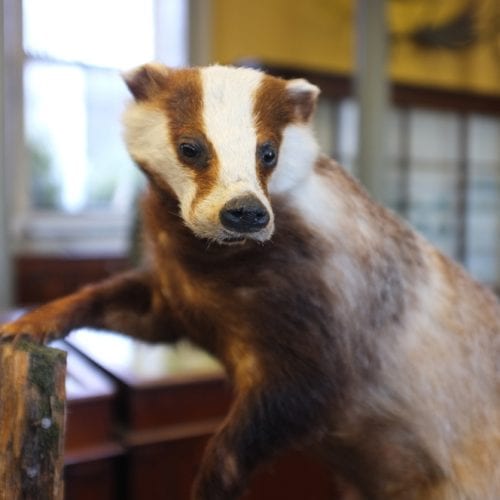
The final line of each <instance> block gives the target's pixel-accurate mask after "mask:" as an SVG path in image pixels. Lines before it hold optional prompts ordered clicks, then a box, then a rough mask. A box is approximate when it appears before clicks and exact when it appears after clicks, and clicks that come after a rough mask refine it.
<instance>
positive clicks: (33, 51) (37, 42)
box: [23, 0, 154, 69]
mask: <svg viewBox="0 0 500 500" xmlns="http://www.w3.org/2000/svg"><path fill="white" fill-rule="evenodd" d="M153 26H154V25H153V2H152V1H151V0H149V1H148V0H23V29H24V33H23V37H24V50H25V51H26V53H28V54H30V55H34V56H36V57H40V56H43V57H45V58H50V59H59V60H63V61H77V62H81V63H85V64H89V65H95V66H106V67H112V68H121V69H127V68H130V67H133V66H136V65H138V64H142V63H144V62H145V61H148V60H151V59H153V58H154V29H153Z"/></svg>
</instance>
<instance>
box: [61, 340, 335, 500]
mask: <svg viewBox="0 0 500 500" xmlns="http://www.w3.org/2000/svg"><path fill="white" fill-rule="evenodd" d="M67 342H68V343H69V344H70V345H71V347H72V348H73V349H76V350H78V351H79V352H81V353H83V354H84V355H85V356H86V357H88V358H89V359H91V360H92V361H93V363H95V364H96V365H97V366H98V367H99V368H101V369H102V370H104V371H105V372H106V373H107V374H108V375H109V376H110V377H112V379H113V380H114V381H115V383H116V387H117V389H118V395H117V397H118V399H117V409H118V412H117V414H116V421H117V423H116V425H117V428H119V429H120V432H119V435H120V444H121V446H123V448H124V450H125V454H124V457H123V463H122V468H121V469H120V470H119V479H118V482H119V483H120V484H121V486H122V487H123V490H122V492H121V494H122V496H121V497H120V499H124V500H145V499H147V500H188V499H189V491H190V488H191V484H192V481H193V479H194V477H195V474H196V471H197V469H198V467H199V463H200V458H201V456H202V453H203V450H204V447H205V445H206V443H207V441H208V439H209V438H210V436H211V435H212V434H213V433H214V432H215V431H216V429H217V428H218V426H219V425H220V424H221V422H222V420H223V418H224V416H225V415H226V413H227V411H228V408H229V406H230V403H231V390H230V387H229V385H228V384H227V382H226V379H225V376H224V372H223V371H222V368H221V367H220V366H219V365H218V364H217V363H216V362H215V361H214V360H212V359H211V358H209V357H208V356H207V355H206V354H204V353H202V352H200V351H197V350H195V349H194V348H192V347H190V346H188V345H184V344H181V345H180V346H179V347H177V348H175V347H171V346H151V345H146V344H143V343H140V342H136V341H134V340H131V339H129V338H126V337H123V336H119V335H113V334H109V333H99V332H95V331H91V330H80V331H78V332H74V333H73V334H72V335H71V336H70V337H69V338H68V340H67ZM75 498H76V497H75ZM88 498H90V497H88ZM93 498H94V497H92V499H93ZM334 498H336V495H335V491H334V488H333V485H332V484H331V483H330V480H329V474H328V472H327V471H326V470H325V469H324V468H323V466H322V465H321V464H319V463H316V462H315V461H314V460H312V459H311V458H309V457H305V456H304V455H302V454H300V453H298V452H288V453H286V454H284V455H283V456H281V457H279V458H278V459H277V460H275V461H273V462H272V463H270V464H267V465H265V466H262V467H261V468H260V470H259V471H258V472H257V474H256V475H255V477H254V478H253V479H252V482H251V486H250V488H249V491H248V493H247V494H246V495H245V500H281V499H286V500H327V499H328V500H332V499H334Z"/></svg>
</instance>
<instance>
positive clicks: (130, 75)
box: [123, 63, 171, 101]
mask: <svg viewBox="0 0 500 500" xmlns="http://www.w3.org/2000/svg"><path fill="white" fill-rule="evenodd" d="M170 71H171V70H170V69H169V68H167V66H164V65H163V64H160V63H148V64H143V65H142V66H139V67H138V68H135V69H133V70H131V71H128V72H126V73H124V74H123V79H124V80H125V83H126V84H127V87H128V89H129V90H130V92H131V94H132V95H133V96H134V99H135V100H136V101H145V100H147V99H149V98H151V97H152V96H154V95H155V94H157V93H158V92H159V91H160V90H162V89H164V88H165V87H166V84H167V79H168V75H169V73H170Z"/></svg>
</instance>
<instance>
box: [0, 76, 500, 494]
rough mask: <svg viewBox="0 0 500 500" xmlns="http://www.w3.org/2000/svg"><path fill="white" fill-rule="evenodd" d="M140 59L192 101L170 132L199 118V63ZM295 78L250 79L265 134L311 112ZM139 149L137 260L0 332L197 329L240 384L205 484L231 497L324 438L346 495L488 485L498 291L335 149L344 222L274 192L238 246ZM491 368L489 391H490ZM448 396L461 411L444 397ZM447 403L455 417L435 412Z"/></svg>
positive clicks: (456, 490)
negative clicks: (264, 231)
mask: <svg viewBox="0 0 500 500" xmlns="http://www.w3.org/2000/svg"><path fill="white" fill-rule="evenodd" d="M138 75H139V76H138V79H139V83H137V82H136V81H135V80H133V81H132V83H131V84H130V85H131V87H132V91H133V92H135V93H137V96H138V97H137V96H136V98H137V99H139V100H144V99H146V100H147V99H152V100H154V101H155V103H156V104H155V105H156V106H160V107H161V109H165V105H166V106H167V108H168V109H172V108H171V107H172V106H175V108H176V109H179V113H180V114H179V117H181V118H179V117H178V116H176V115H175V113H172V112H169V117H168V118H169V123H170V125H171V128H170V129H169V130H170V133H171V134H174V136H175V138H176V140H177V139H178V137H181V136H182V135H183V134H185V133H187V134H191V133H192V132H193V131H195V132H196V133H199V132H200V131H202V130H203V127H202V124H200V123H199V117H200V110H199V98H198V97H196V98H195V99H193V95H194V96H198V95H199V92H198V84H197V83H196V79H197V76H196V74H195V73H193V72H190V71H188V72H186V73H183V74H182V75H181V76H182V78H181V81H182V82H183V83H182V85H180V86H179V87H176V86H175V85H174V86H170V87H169V89H168V90H167V89H166V87H164V86H163V83H162V80H161V78H160V77H159V76H158V75H156V76H155V77H154V78H152V77H151V75H150V74H149V73H148V74H147V75H146V76H145V75H144V74H143V73H141V72H139V73H138ZM165 78H168V76H165ZM145 81H146V82H149V83H147V85H152V86H153V87H154V89H155V91H154V94H153V95H152V96H151V93H150V90H145V89H143V88H142V86H143V85H144V82H145ZM151 82H152V83H151ZM186 88H190V89H191V90H190V92H189V96H188V95H186V94H185V89H186ZM284 89H285V83H284V82H282V81H281V80H275V79H271V80H269V79H267V78H265V79H264V81H263V84H262V86H261V88H260V90H259V92H258V93H257V94H256V98H255V116H256V125H257V130H258V134H259V138H261V139H262V140H264V139H265V140H269V137H270V135H271V136H272V137H274V138H275V140H276V141H277V144H279V141H280V140H281V137H280V134H281V131H282V129H283V127H284V126H285V125H286V123H287V120H288V121H289V122H290V121H294V120H296V119H297V107H296V106H297V105H298V106H299V109H302V111H300V113H299V114H300V116H301V117H302V118H303V117H305V116H307V117H308V116H309V114H310V110H309V108H308V106H309V104H307V105H306V104H305V103H304V102H303V101H300V102H299V104H297V103H294V104H293V105H291V104H290V101H289V100H288V98H283V96H282V95H281V93H283V92H284ZM159 103H161V104H159ZM266 103H268V104H269V106H266ZM311 105H313V103H312V104H311ZM304 106H305V107H304ZM302 118H301V119H302ZM186 130H187V132H186ZM273 134H274V135H273ZM204 140H206V141H207V143H208V138H205V139H204ZM138 160H139V161H140V165H141V168H142V169H143V170H144V171H145V172H146V173H147V174H148V176H149V181H150V183H149V188H148V191H147V193H146V195H145V197H144V200H143V205H142V214H143V220H144V236H145V246H146V248H147V259H146V261H145V264H144V266H143V267H142V268H141V269H137V270H135V271H132V272H129V273H126V274H123V275H120V276H117V277H116V278H113V279H111V280H108V281H105V282H103V283H100V284H96V285H92V286H90V287H87V288H84V289H83V290H81V291H78V292H76V293H75V294H73V295H70V296H68V297H66V298H63V299H61V300H58V301H55V302H53V303H50V304H47V305H45V306H42V307H41V308H39V309H36V310H34V311H32V312H30V313H28V314H27V315H25V316H24V317H22V318H21V319H19V320H18V321H16V322H14V323H10V324H7V325H3V326H2V327H1V328H0V333H1V335H2V336H3V337H4V339H12V338H14V337H17V336H19V335H30V336H32V337H34V338H37V339H39V340H41V341H45V340H47V339H50V338H54V337H61V336H64V335H66V334H67V333H68V332H69V331H70V330H71V329H73V328H75V327H77V326H83V325H86V326H92V327H96V328H105V329H112V330H118V331H122V332H124V333H126V334H129V335H132V336H136V337H138V338H141V339H144V340H149V341H175V340H176V339H178V338H180V337H188V338H189V339H191V340H192V341H193V342H195V343H197V344H199V345H201V346H202V347H204V348H205V349H207V350H208V351H209V352H211V353H213V354H214V355H215V356H217V357H218V358H219V359H220V360H221V361H222V362H223V363H224V365H225V366H226V368H227V371H228V374H229V377H230V378H231V380H232V381H233V383H234V385H235V389H236V400H235V402H234V405H233V407H232V409H231V412H230V414H229V415H228V417H227V419H226V420H225V422H224V424H223V425H222V427H221V429H220V430H219V432H218V433H217V434H216V436H214V438H213V439H212V441H211V443H210V444H209V447H208V449H207V451H206V454H205V457H204V460H203V464H202V467H201V470H200V474H199V476H198V479H197V482H196V485H195V488H194V493H193V498H194V499H196V500H210V499H213V500H225V499H227V500H229V499H234V498H236V497H237V496H238V495H239V494H240V493H241V492H242V491H243V490H244V488H245V485H246V483H247V480H248V477H249V476H250V474H251V473H252V471H253V470H254V469H255V467H256V466H257V465H258V464H259V463H261V462H263V461H265V460H268V459H269V458H270V457H272V456H273V455H274V454H276V453H278V452H280V451H281V450H284V449H286V448H287V447H290V446H294V447H295V446H300V447H310V448H312V449H315V450H317V452H318V453H320V454H321V455H322V456H323V457H324V458H325V460H326V461H327V462H328V463H330V464H331V465H332V468H333V469H334V470H335V471H336V474H338V475H339V477H340V478H341V482H342V483H345V484H349V485H352V488H353V489H351V495H352V496H351V497H350V498H365V499H369V500H372V499H373V500H386V499H387V500H389V499H391V500H411V499H415V500H427V499H429V500H438V499H439V500H451V499H464V500H465V499H473V500H480V499H481V500H483V499H485V498H487V499H488V500H493V499H494V498H495V497H492V496H488V493H484V492H485V491H489V490H486V489H485V488H487V487H488V486H487V482H488V481H487V479H488V477H487V476H484V477H486V481H485V480H483V478H482V476H481V474H487V473H489V474H490V475H491V477H496V476H494V474H496V470H497V469H495V467H497V466H496V462H495V461H492V460H490V459H489V455H488V453H490V448H488V446H490V447H492V448H491V449H493V450H496V451H497V452H500V443H499V444H498V445H495V444H494V443H493V444H492V442H491V441H492V440H491V439H490V440H489V443H486V442H485V439H484V437H482V436H481V432H482V431H483V430H484V431H486V430H487V431H488V432H490V434H489V436H491V421H494V418H495V417H494V415H496V414H495V408H496V409H497V410H498V409H499V408H500V401H497V399H498V398H500V396H499V393H498V388H499V386H500V383H499V382H498V380H494V374H495V373H496V374H497V375H498V367H496V368H495V366H497V363H498V356H499V355H500V352H499V351H500V347H499V344H500V326H499V322H500V305H499V304H498V302H497V301H496V299H495V298H494V296H493V294H491V293H490V292H489V291H487V290H486V289H485V288H483V287H481V286H480V285H479V284H477V283H475V282H473V280H472V279H471V278H469V277H468V276H467V275H466V273H465V272H464V271H463V270H462V269H461V268H459V267H458V266H456V265H455V264H452V263H451V262H450V261H449V260H448V259H446V258H445V257H443V256H442V255H441V254H440V253H439V252H437V251H436V250H435V249H433V248H432V247H431V246H430V245H429V244H427V243H426V242H425V241H424V240H422V238H420V237H419V236H418V235H416V234H415V233H414V232H413V231H412V230H411V229H410V228H409V227H408V226H407V225H406V224H405V223H404V222H402V221H401V220H399V219H398V218H397V217H396V216H395V215H393V214H392V213H391V212H389V211H387V210H385V209H384V208H382V207H381V206H379V205H377V204H376V203H375V202H373V201H372V200H371V199H370V197H369V196H368V195H367V194H366V192H365V191H364V190H363V188H362V187H361V186H360V185H359V184H358V183H357V182H356V181H355V180H353V179H352V178H350V177H349V176H348V175H347V174H346V173H345V172H343V170H342V169H341V168H340V167H339V166H338V165H336V164H335V163H334V162H333V161H331V160H328V159H326V158H324V157H319V158H318V159H317V162H316V164H315V165H314V175H316V176H318V178H319V181H320V182H321V184H322V185H327V186H328V187H329V189H330V190H331V193H332V195H331V196H332V199H335V200H337V201H338V205H337V206H336V211H335V213H329V214H325V217H328V218H331V219H333V220H334V221H335V222H332V227H335V230H331V231H322V230H320V229H318V227H317V226H315V225H314V223H312V222H316V221H311V220H310V219H307V217H306V216H305V215H304V214H303V213H301V211H300V210H299V209H298V208H297V206H296V204H295V203H294V202H293V199H292V198H291V197H289V196H287V195H281V196H274V197H273V198H272V199H271V204H272V207H273V211H274V217H275V231H274V234H273V236H272V239H271V241H269V242H267V243H265V244H262V243H259V242H257V241H253V240H251V239H248V240H246V241H245V242H244V243H243V244H238V245H228V246H224V245H219V244H209V242H208V241H207V240H204V239H200V238H197V237H196V236H195V235H194V234H193V233H192V231H191V230H190V229H189V228H188V227H186V225H185V224H184V221H183V220H182V218H181V217H180V214H179V200H177V199H176V197H175V195H174V194H173V192H172V190H171V189H170V188H169V187H168V186H167V185H166V184H165V181H164V180H163V178H162V177H161V176H159V175H158V174H155V173H154V172H153V170H152V169H151V168H150V166H149V165H148V164H147V162H146V161H145V159H138ZM183 168H188V169H189V168H194V167H192V166H189V165H186V166H184V167H183ZM210 168H211V166H209V167H208V170H210ZM194 175H200V179H201V176H202V175H208V178H210V175H211V174H210V173H205V174H203V173H199V174H194ZM205 182H208V183H209V182H210V181H209V180H207V179H206V178H205V179H204V180H203V181H200V185H201V184H202V183H205ZM261 182H264V183H266V182H267V177H262V180H261ZM202 195H203V194H201V195H200V196H202ZM315 201H316V200H314V199H311V200H310V202H311V203H314V202H315ZM319 222H322V221H319ZM428 295H430V296H431V297H430V299H429V298H428V297H427V296H428ZM431 299H432V300H431ZM434 299H435V300H434ZM427 322H428V323H427ZM429 329H431V330H432V329H435V330H436V331H437V332H438V333H439V332H441V331H442V335H437V336H436V337H433V334H434V331H433V330H432V331H429ZM448 332H451V333H450V334H449V335H448ZM475 335H478V337H475ZM455 349H457V351H458V352H459V354H456V355H455V354H454V350H455ZM451 351H453V352H451ZM476 358H477V359H476ZM457 367H458V368H457ZM457 369H460V370H464V373H465V377H463V376H462V374H461V372H460V373H457ZM483 369H484V370H487V371H484V373H486V374H488V376H484V373H483V372H481V370H483ZM476 372H478V373H479V372H480V375H481V376H482V378H481V380H482V381H483V382H484V384H483V385H484V386H485V388H484V391H485V392H484V394H485V396H484V397H485V398H486V399H484V401H487V402H488V405H490V406H489V407H488V410H484V412H485V413H481V412H482V411H483V409H482V408H481V409H479V410H478V413H477V415H476V413H473V411H472V408H471V406H473V405H468V407H466V408H463V407H462V406H460V405H461V404H462V400H464V401H465V400H466V398H470V397H475V395H474V394H472V395H471V391H469V390H467V388H465V389H464V388H462V387H461V385H462V384H464V383H465V381H467V382H468V381H469V379H470V380H473V377H476ZM490 375H491V377H490ZM469 376H470V377H469ZM477 376H479V375H477ZM489 378H491V380H489ZM490 385H493V387H494V388H496V390H497V392H496V393H495V390H491V391H490V392H486V386H488V388H489V387H490ZM473 387H474V388H475V387H476V386H473ZM455 391H457V392H458V396H456V395H455ZM472 392H474V391H472ZM452 394H453V397H451V395H452ZM495 394H496V395H495ZM448 395H450V398H449V400H448ZM478 397H479V395H478ZM495 398H497V399H495ZM474 401H476V400H475V399H474ZM478 401H482V400H481V399H479V400H478ZM449 404H452V410H451V411H447V412H445V411H444V410H442V406H445V407H446V405H449ZM429 408H430V410H429V411H427V410H428V409H429ZM454 409H456V410H457V411H453V410H454ZM474 411H475V410H474ZM487 411H488V412H490V413H491V415H490V413H486V412H487ZM441 413H442V414H443V415H444V417H443V418H448V419H449V422H446V421H444V422H443V421H442V419H439V418H438V419H434V418H433V417H434V414H436V415H438V416H441ZM488 419H490V420H488ZM461 422H463V426H461ZM498 422H500V419H498ZM452 423H453V425H454V427H453V429H457V436H456V437H454V439H450V442H451V444H449V442H448V441H446V446H448V447H449V449H447V452H446V454H445V455H444V456H443V455H442V454H440V453H441V448H439V447H437V446H435V442H434V441H437V440H439V439H441V438H442V435H443V434H446V432H445V431H446V429H447V426H448V424H449V425H450V426H451V424H452ZM443 429H444V430H443ZM458 431H460V433H459V432H458ZM443 439H444V438H443ZM499 441H500V439H499ZM443 446H444V445H443ZM495 446H496V447H495ZM472 454H473V455H472ZM476 456H478V457H482V458H481V460H480V463H479V464H478V465H475V460H476V459H475V457H476ZM492 471H493V472H492ZM497 479H498V478H497ZM485 484H486V486H485ZM496 493H499V494H500V491H498V492H495V494H496Z"/></svg>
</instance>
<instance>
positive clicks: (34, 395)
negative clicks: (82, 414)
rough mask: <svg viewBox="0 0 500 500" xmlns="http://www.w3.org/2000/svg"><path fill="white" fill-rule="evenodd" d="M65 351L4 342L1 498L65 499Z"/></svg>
mask: <svg viewBox="0 0 500 500" xmlns="http://www.w3.org/2000/svg"><path fill="white" fill-rule="evenodd" d="M65 376H66V353H65V352H64V351H60V350H57V349H52V348H48V347H43V346H39V345H35V344H33V343H31V342H27V341H19V342H15V343H6V344H0V500H35V499H36V500H62V498H63V490H64V488H63V464H64V456H63V453H64V423H65V422H64V415H65V406H66V391H65Z"/></svg>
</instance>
